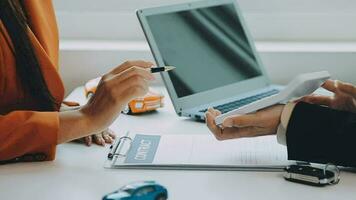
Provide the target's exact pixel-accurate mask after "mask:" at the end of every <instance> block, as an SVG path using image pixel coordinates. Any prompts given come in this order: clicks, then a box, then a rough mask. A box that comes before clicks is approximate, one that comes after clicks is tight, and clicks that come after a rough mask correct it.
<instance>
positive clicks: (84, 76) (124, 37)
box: [54, 0, 356, 92]
mask: <svg viewBox="0 0 356 200" xmlns="http://www.w3.org/2000/svg"><path fill="white" fill-rule="evenodd" d="M186 1H187V0H105V1H102V0H75V1H73V0H54V4H55V8H56V12H57V18H58V24H59V27H60V35H61V74H62V77H63V79H64V81H65V86H66V88H67V92H69V91H70V90H72V89H73V88H74V87H76V86H78V85H81V84H83V83H84V82H85V81H86V80H88V79H89V78H93V77H95V76H98V75H100V74H102V73H105V72H106V71H108V70H110V69H111V68H112V67H113V66H116V65H117V64H119V63H121V62H123V61H124V60H127V59H150V60H152V57H151V54H150V51H149V48H148V45H147V44H146V42H145V39H144V36H143V34H142V31H141V28H140V26H139V23H138V21H137V19H136V17H135V9H138V8H144V7H151V6H158V5H163V4H172V3H177V2H186ZM238 3H239V5H240V7H241V9H242V12H243V14H244V16H245V19H246V21H247V25H248V27H249V29H250V31H251V33H252V35H253V38H254V39H255V41H256V44H257V48H258V50H259V52H260V54H261V57H262V60H263V62H264V64H265V66H266V68H267V70H268V71H269V74H270V76H271V78H272V80H273V81H274V82H275V83H286V82H288V80H290V79H291V78H292V77H293V76H295V75H296V74H297V73H302V72H307V71H315V70H329V71H330V72H331V73H332V74H333V76H334V77H335V78H338V79H342V80H345V81H348V82H353V83H355V84H356V78H355V76H356V23H355V22H356V1H353V0H269V1H266V0H238Z"/></svg>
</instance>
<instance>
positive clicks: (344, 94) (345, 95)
mask: <svg viewBox="0 0 356 200" xmlns="http://www.w3.org/2000/svg"><path fill="white" fill-rule="evenodd" d="M322 87H323V88H325V89H326V90H329V91H330V92H333V93H334V96H317V95H309V96H305V97H303V98H301V99H300V100H299V101H304V102H307V103H312V104H318V105H324V106H328V107H330V108H333V109H336V110H343V111H349V112H354V113H356V87H355V86H354V85H352V84H349V83H344V82H341V81H337V80H327V81H326V82H325V83H324V84H323V85H322Z"/></svg>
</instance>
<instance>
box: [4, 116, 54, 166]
mask: <svg viewBox="0 0 356 200" xmlns="http://www.w3.org/2000/svg"><path fill="white" fill-rule="evenodd" d="M58 129H59V117H58V112H33V111H14V112H11V113H9V114H7V115H0V133H1V134H0V161H5V160H12V161H14V160H18V161H44V160H53V159H54V158H55V150H56V148H55V147H56V144H57V134H58Z"/></svg>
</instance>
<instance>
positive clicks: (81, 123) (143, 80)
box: [58, 61, 154, 143]
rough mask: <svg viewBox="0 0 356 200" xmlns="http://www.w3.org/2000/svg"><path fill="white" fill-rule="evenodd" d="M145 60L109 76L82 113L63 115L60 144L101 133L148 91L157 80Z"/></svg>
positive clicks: (101, 82) (60, 123) (126, 66)
mask: <svg viewBox="0 0 356 200" xmlns="http://www.w3.org/2000/svg"><path fill="white" fill-rule="evenodd" d="M152 66H153V64H152V63H151V62H145V61H127V62H125V63H123V64H122V65H120V66H119V67H117V68H115V69H114V70H112V71H111V72H110V73H108V74H105V75H104V76H103V77H102V79H101V81H100V83H99V85H98V87H97V90H96V92H95V94H94V96H93V97H92V98H91V99H90V100H89V102H88V103H87V104H86V105H85V106H82V107H81V108H80V109H79V110H76V111H68V112H61V113H59V114H60V115H59V125H60V126H59V133H58V143H64V142H68V141H72V140H74V139H78V138H81V137H85V136H88V135H90V134H91V133H101V132H102V131H104V130H105V129H107V128H108V127H109V125H110V124H111V123H112V122H113V121H114V120H115V119H116V118H117V117H118V115H119V114H120V112H121V111H122V110H123V109H124V108H125V106H126V105H127V103H128V102H129V101H130V100H132V99H134V98H137V97H141V96H144V95H145V94H146V93H147V92H148V81H151V80H154V76H153V75H152V74H151V72H150V70H148V68H151V67H152Z"/></svg>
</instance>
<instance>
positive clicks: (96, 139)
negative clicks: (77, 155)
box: [79, 128, 116, 146]
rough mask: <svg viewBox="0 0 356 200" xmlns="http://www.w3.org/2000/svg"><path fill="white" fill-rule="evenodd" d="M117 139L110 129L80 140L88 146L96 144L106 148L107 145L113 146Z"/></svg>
mask: <svg viewBox="0 0 356 200" xmlns="http://www.w3.org/2000/svg"><path fill="white" fill-rule="evenodd" d="M115 138H116V135H115V133H114V132H113V131H112V130H110V128H108V129H106V130H104V131H102V132H101V133H97V134H93V135H89V136H86V137H84V138H81V139H79V140H80V142H84V144H86V145H87V146H90V145H91V144H93V143H95V144H97V145H101V146H104V145H105V144H112V143H113V142H114V140H115Z"/></svg>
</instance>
